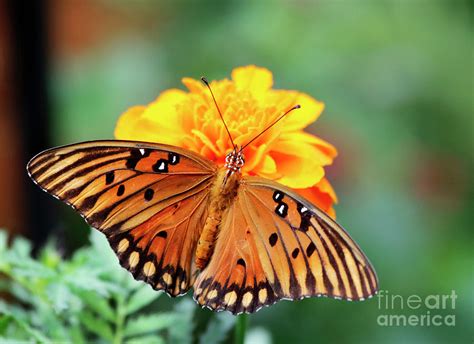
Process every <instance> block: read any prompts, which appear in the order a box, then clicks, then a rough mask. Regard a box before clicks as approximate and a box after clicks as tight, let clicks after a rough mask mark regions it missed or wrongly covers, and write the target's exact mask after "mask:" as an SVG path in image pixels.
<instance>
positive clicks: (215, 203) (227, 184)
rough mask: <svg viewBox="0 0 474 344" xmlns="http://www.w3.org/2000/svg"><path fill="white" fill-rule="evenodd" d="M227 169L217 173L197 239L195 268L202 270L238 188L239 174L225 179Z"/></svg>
mask: <svg viewBox="0 0 474 344" xmlns="http://www.w3.org/2000/svg"><path fill="white" fill-rule="evenodd" d="M227 171H228V170H227V169H223V170H221V171H220V172H219V174H218V176H217V178H216V181H215V183H214V185H213V186H212V190H211V195H210V201H209V202H210V204H209V215H208V216H207V219H206V222H205V224H204V228H203V230H202V232H201V236H200V237H199V241H198V244H197V248H196V258H195V262H196V267H197V268H198V269H200V270H202V269H204V268H205V267H206V265H207V263H208V262H209V259H210V258H211V256H212V253H213V251H214V246H215V242H216V239H217V234H218V232H219V225H220V224H221V221H222V216H223V215H224V212H225V211H226V210H227V209H228V208H229V207H230V205H231V204H232V202H233V201H234V200H235V197H236V196H237V190H238V188H239V180H240V176H241V175H240V173H232V174H231V175H230V176H229V177H228V178H226V177H225V176H226V173H227Z"/></svg>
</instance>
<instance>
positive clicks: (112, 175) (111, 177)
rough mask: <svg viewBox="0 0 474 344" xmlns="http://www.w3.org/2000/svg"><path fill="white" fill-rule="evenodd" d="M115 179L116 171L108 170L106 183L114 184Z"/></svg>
mask: <svg viewBox="0 0 474 344" xmlns="http://www.w3.org/2000/svg"><path fill="white" fill-rule="evenodd" d="M114 179H115V173H114V171H110V172H107V173H106V174H105V185H109V184H112V183H113V182H114Z"/></svg>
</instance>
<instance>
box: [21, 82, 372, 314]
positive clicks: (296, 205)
mask: <svg viewBox="0 0 474 344" xmlns="http://www.w3.org/2000/svg"><path fill="white" fill-rule="evenodd" d="M203 81H204V82H205V83H206V85H207V86H208V87H209V85H208V83H207V81H206V80H205V79H203ZM209 89H210V87H209ZM211 94H212V91H211ZM213 98H214V96H213ZM214 101H215V99H214ZM216 106H217V103H216ZM297 107H298V106H296V107H294V108H292V109H290V110H289V111H287V112H286V113H285V114H284V115H282V116H281V117H279V118H278V119H277V120H276V121H275V122H273V123H272V124H270V125H269V126H268V127H267V128H266V129H265V130H264V131H266V130H268V129H269V128H270V127H271V126H272V125H274V124H275V123H276V122H278V121H279V120H280V119H281V118H283V116H285V115H286V114H287V113H289V112H290V111H291V110H293V109H295V108H297ZM217 110H218V111H219V114H220V110H219V108H218V107H217ZM220 116H221V118H222V115H221V114H220ZM222 120H223V119H222ZM224 126H225V122H224ZM226 129H227V126H226ZM227 131H228V130H227ZM264 131H263V132H264ZM263 132H262V133H263ZM262 133H260V134H259V135H258V136H260V135H261V134H262ZM258 136H257V137H258ZM229 137H230V140H231V142H232V145H233V147H234V149H233V151H232V152H230V153H229V154H228V155H227V157H226V163H225V165H224V166H223V167H219V166H216V165H215V164H214V162H212V161H210V160H208V159H206V158H204V157H202V156H200V155H198V154H196V153H194V152H191V151H189V150H187V149H183V148H179V147H174V146H169V145H164V144H154V143H145V142H135V141H118V140H111V141H91V142H84V143H78V144H73V145H69V146H64V147H59V148H53V149H50V150H47V151H44V152H42V153H40V154H38V155H37V156H35V157H34V158H33V159H32V160H31V161H30V162H29V163H28V167H27V169H28V173H29V175H30V177H31V178H32V179H33V180H34V182H35V183H36V184H37V185H39V186H40V187H41V188H42V189H43V190H44V191H46V192H48V193H50V194H51V195H53V196H54V197H56V198H58V199H60V200H62V201H64V202H65V203H67V204H69V205H70V206H71V207H73V208H74V209H75V210H76V211H78V212H79V213H80V214H81V215H82V216H83V217H84V219H85V220H86V222H87V223H88V224H89V225H91V226H92V227H94V228H97V229H98V230H100V231H101V232H102V233H104V234H105V235H106V237H107V239H108V240H109V242H110V245H111V247H112V248H113V249H114V251H115V252H116V254H117V256H118V258H119V260H120V263H121V265H122V266H123V267H124V268H126V269H128V270H129V271H130V272H131V273H132V274H133V276H134V277H135V278H136V279H138V280H143V281H145V282H147V283H149V284H150V285H151V286H152V287H153V288H154V289H156V290H164V291H165V292H166V293H168V294H169V295H170V296H173V297H174V296H180V295H183V294H185V293H186V292H187V291H188V290H189V289H190V288H191V286H193V287H194V299H195V300H196V301H197V302H198V303H199V304H200V305H201V306H203V307H204V306H205V307H208V308H210V309H212V310H227V311H230V312H232V313H234V314H239V313H242V312H246V313H252V312H255V311H257V310H259V309H260V308H261V307H263V306H268V305H271V304H273V303H275V302H276V301H278V300H281V299H290V300H295V299H301V298H304V297H310V296H330V297H335V298H343V299H347V300H364V299H366V298H370V297H371V296H373V295H374V294H375V293H376V292H377V290H378V281H377V276H376V274H375V271H374V269H373V268H372V266H371V264H370V263H369V261H368V259H367V258H366V256H365V255H364V253H362V251H361V250H360V248H359V247H358V246H357V244H356V243H355V242H354V241H353V240H352V239H351V237H350V236H349V235H348V234H347V232H346V231H345V230H344V229H343V228H342V227H341V226H339V225H338V224H337V223H336V222H335V221H334V220H333V219H332V218H331V217H329V216H328V215H327V214H325V213H324V212H323V211H321V210H320V209H318V208H317V207H315V206H314V205H313V204H311V203H310V202H308V201H307V200H305V199H304V198H303V197H301V196H300V195H298V194H296V193H295V192H294V191H292V190H291V189H289V188H287V187H285V186H283V185H281V184H279V183H276V182H273V181H271V180H268V179H264V178H259V177H252V176H245V177H243V176H242V174H241V172H240V171H241V167H242V166H243V165H244V163H245V161H244V155H243V150H244V149H245V147H246V146H247V145H248V144H249V143H250V142H249V143H247V144H246V145H244V146H243V147H240V148H238V147H237V146H236V145H235V144H234V143H233V141H232V137H231V136H230V133H229ZM254 139H255V138H254ZM254 139H253V140H254ZM253 140H251V141H253Z"/></svg>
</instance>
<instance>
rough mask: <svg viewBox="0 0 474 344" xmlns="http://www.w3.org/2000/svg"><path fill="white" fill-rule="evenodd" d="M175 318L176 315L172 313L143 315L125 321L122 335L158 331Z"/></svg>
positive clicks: (173, 321) (172, 322) (169, 325)
mask: <svg viewBox="0 0 474 344" xmlns="http://www.w3.org/2000/svg"><path fill="white" fill-rule="evenodd" d="M176 320H177V317H176V315H175V314H173V313H160V314H152V315H143V316H140V317H138V318H134V319H131V320H129V321H128V322H127V324H126V326H125V330H124V335H125V336H127V337H130V336H136V335H139V334H145V333H150V332H156V331H160V330H163V329H165V328H168V327H171V326H172V325H174V324H175V323H176Z"/></svg>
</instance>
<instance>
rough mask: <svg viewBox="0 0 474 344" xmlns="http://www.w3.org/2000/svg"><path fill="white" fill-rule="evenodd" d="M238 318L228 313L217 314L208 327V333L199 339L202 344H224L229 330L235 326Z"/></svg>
mask: <svg viewBox="0 0 474 344" xmlns="http://www.w3.org/2000/svg"><path fill="white" fill-rule="evenodd" d="M235 320H236V317H235V316H233V315H231V314H228V313H217V314H216V315H215V316H214V318H213V319H212V320H211V321H210V322H209V324H208V325H207V328H206V331H205V332H204V333H203V335H202V336H201V338H199V343H200V344H218V343H222V342H223V341H224V340H225V339H226V336H227V334H228V333H229V330H230V329H231V328H232V327H233V326H234V324H235Z"/></svg>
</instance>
